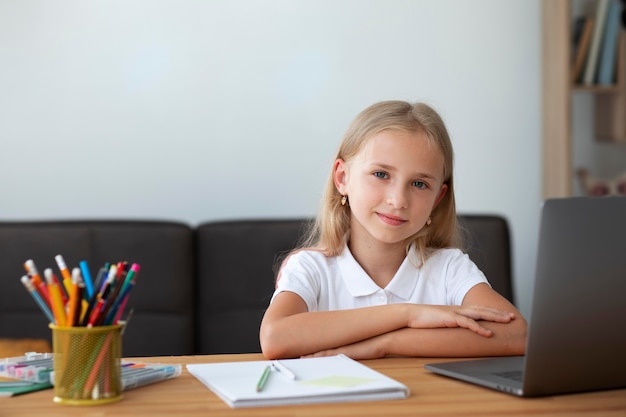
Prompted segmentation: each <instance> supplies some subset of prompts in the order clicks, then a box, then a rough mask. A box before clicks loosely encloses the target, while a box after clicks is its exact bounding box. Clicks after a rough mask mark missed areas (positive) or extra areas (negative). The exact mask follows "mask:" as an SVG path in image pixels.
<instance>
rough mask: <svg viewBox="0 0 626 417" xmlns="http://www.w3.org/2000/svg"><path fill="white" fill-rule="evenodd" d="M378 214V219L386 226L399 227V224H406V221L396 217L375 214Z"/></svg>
mask: <svg viewBox="0 0 626 417" xmlns="http://www.w3.org/2000/svg"><path fill="white" fill-rule="evenodd" d="M376 214H378V217H379V218H380V219H381V220H382V221H383V222H384V223H387V224H390V225H392V226H399V225H401V224H404V223H406V220H404V219H402V218H400V217H397V216H392V215H391V214H383V213H376Z"/></svg>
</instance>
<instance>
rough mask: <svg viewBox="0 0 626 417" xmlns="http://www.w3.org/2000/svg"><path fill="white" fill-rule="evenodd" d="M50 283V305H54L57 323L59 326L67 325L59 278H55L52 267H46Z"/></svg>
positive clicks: (45, 271) (45, 274) (53, 310)
mask: <svg viewBox="0 0 626 417" xmlns="http://www.w3.org/2000/svg"><path fill="white" fill-rule="evenodd" d="M43 274H44V276H45V277H46V282H47V283H48V292H49V293H50V305H51V306H52V313H53V314H54V318H55V323H56V325H57V326H59V327H65V326H66V318H65V306H64V304H63V299H62V297H61V289H60V288H59V284H58V280H56V279H55V276H54V272H52V269H50V268H46V269H45V270H44V271H43Z"/></svg>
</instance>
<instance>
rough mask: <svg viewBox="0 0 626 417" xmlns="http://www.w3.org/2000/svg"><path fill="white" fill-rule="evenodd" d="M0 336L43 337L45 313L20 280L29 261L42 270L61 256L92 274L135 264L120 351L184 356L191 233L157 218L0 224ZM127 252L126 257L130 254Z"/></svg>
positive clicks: (189, 325) (189, 341)
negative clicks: (106, 267)
mask: <svg viewBox="0 0 626 417" xmlns="http://www.w3.org/2000/svg"><path fill="white" fill-rule="evenodd" d="M0 253H1V254H2V256H1V257H0V273H1V274H2V275H1V276H0V282H1V290H0V337H11V338H33V337H35V338H44V339H48V340H50V338H51V331H50V329H49V328H48V323H47V320H46V317H45V315H44V314H43V313H42V312H41V310H39V308H38V306H37V304H36V303H35V301H34V300H32V299H31V298H30V295H29V294H28V293H27V292H26V290H25V289H24V287H23V286H22V284H21V282H20V277H21V276H22V275H24V274H25V271H24V268H23V266H22V264H23V262H24V261H26V260H27V259H33V260H34V262H35V264H36V266H37V269H38V270H39V273H40V274H43V271H44V269H45V268H52V269H53V270H54V271H55V273H56V274H57V275H60V274H59V271H58V268H57V265H56V262H55V260H54V257H55V256H56V255H57V254H61V255H63V257H64V258H65V261H66V263H67V265H68V266H70V268H71V267H72V266H77V265H78V264H79V262H80V261H82V260H86V261H87V262H88V265H89V267H90V270H91V274H92V275H93V277H94V278H95V276H96V274H97V270H98V269H99V268H100V267H101V266H102V265H104V264H105V262H119V261H128V262H136V263H138V264H140V265H141V271H140V272H139V275H138V278H137V284H136V287H135V288H134V289H133V292H132V293H131V296H130V298H129V302H128V305H127V307H126V310H125V311H126V312H129V311H130V310H133V311H134V312H133V314H132V317H131V319H130V321H129V323H128V327H127V329H126V330H125V332H124V336H123V347H122V353H123V355H124V356H154V355H175V354H189V353H190V352H192V351H193V349H194V347H193V340H194V339H193V305H192V303H191V300H192V299H193V296H192V294H193V285H194V260H193V230H192V229H191V228H190V227H189V226H187V225H184V224H180V223H174V222H158V221H54V222H45V221H42V222H36V221H33V222H0ZM129 257H132V258H129Z"/></svg>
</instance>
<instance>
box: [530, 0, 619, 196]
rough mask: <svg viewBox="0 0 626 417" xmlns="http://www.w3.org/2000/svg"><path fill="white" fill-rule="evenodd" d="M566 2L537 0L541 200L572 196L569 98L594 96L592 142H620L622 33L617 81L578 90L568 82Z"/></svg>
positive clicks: (569, 31) (569, 5) (568, 10)
mask: <svg viewBox="0 0 626 417" xmlns="http://www.w3.org/2000/svg"><path fill="white" fill-rule="evenodd" d="M572 1H573V0H543V1H542V2H541V13H542V16H541V17H542V21H541V29H542V118H543V119H542V125H543V129H542V130H543V131H542V135H543V161H542V169H543V197H544V198H551V197H568V196H571V195H572V190H573V182H574V167H573V166H572V95H573V93H575V92H576V93H585V94H591V95H593V96H594V101H595V121H594V124H595V129H594V132H595V140H598V141H606V142H610V143H626V34H625V33H624V32H625V31H624V30H621V34H620V36H621V44H620V51H619V56H618V72H617V74H618V77H617V78H618V79H617V82H616V83H615V84H614V85H611V86H595V85H590V86H586V85H585V86H582V85H576V84H573V83H572V82H571V81H570V79H571V65H572V64H571V63H572V56H571V39H572V26H573V17H572Z"/></svg>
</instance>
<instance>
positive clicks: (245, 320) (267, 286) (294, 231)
mask: <svg viewBox="0 0 626 417" xmlns="http://www.w3.org/2000/svg"><path fill="white" fill-rule="evenodd" d="M306 226H307V220H305V219H288V220H240V221H223V222H209V223H204V224H201V225H199V226H198V227H197V229H196V239H197V240H196V249H197V253H196V259H197V276H198V280H197V287H196V299H195V305H196V337H197V339H196V347H197V350H198V352H199V353H247V352H260V351H261V347H260V344H259V326H260V323H261V319H262V317H263V313H264V312H265V309H266V308H267V306H268V304H269V301H270V297H271V295H272V293H273V292H274V281H275V273H276V271H277V269H276V268H278V267H279V266H280V265H279V264H280V260H281V257H282V256H283V255H286V254H287V252H288V251H289V250H291V249H293V248H294V247H296V246H297V243H298V240H299V239H300V237H301V236H302V234H303V232H304V230H305V228H306Z"/></svg>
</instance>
